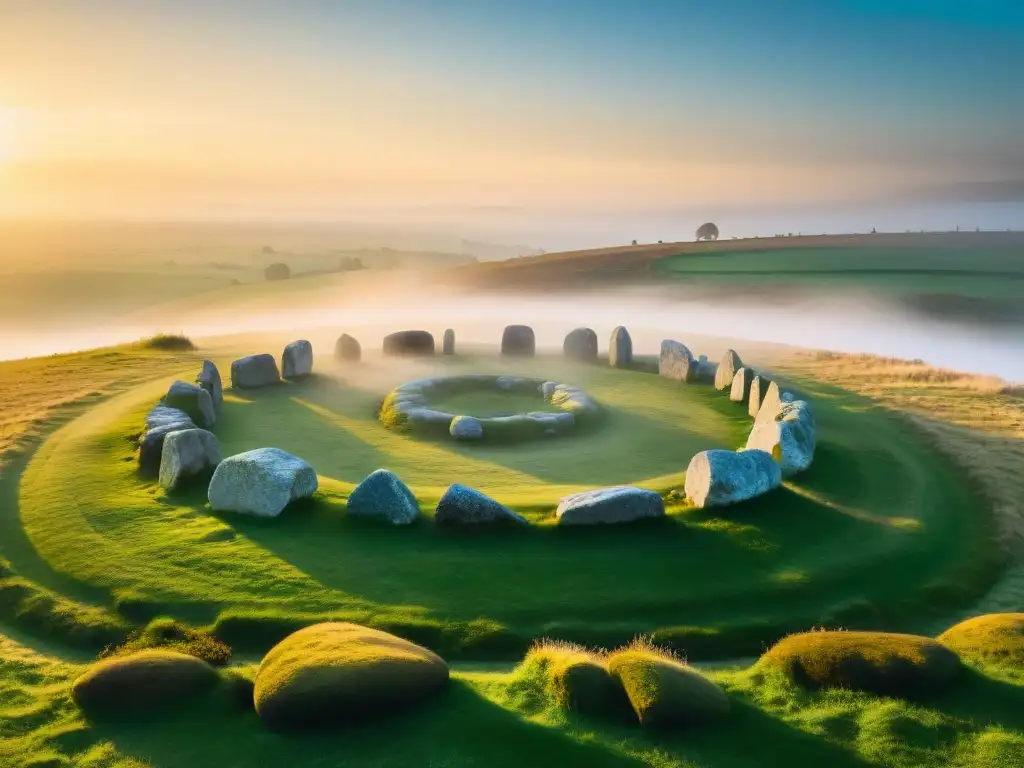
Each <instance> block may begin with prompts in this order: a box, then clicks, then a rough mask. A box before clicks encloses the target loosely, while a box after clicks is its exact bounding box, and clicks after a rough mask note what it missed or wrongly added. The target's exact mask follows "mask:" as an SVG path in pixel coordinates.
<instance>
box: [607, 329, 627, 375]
mask: <svg viewBox="0 0 1024 768" xmlns="http://www.w3.org/2000/svg"><path fill="white" fill-rule="evenodd" d="M632 364H633V339H632V338H630V336H629V331H627V330H626V329H625V328H623V327H622V326H621V325H619V326H616V327H615V330H613V331H612V338H611V341H610V343H609V344H608V365H610V366H611V367H612V368H629V367H630V366H631V365H632Z"/></svg>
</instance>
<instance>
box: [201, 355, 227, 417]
mask: <svg viewBox="0 0 1024 768" xmlns="http://www.w3.org/2000/svg"><path fill="white" fill-rule="evenodd" d="M196 384H198V385H199V386H200V387H202V388H203V389H205V390H206V391H207V392H209V393H210V399H211V400H213V408H214V410H220V407H221V405H222V404H223V403H224V388H223V386H222V385H221V380H220V371H218V370H217V366H216V365H214V364H213V363H212V362H210V361H209V360H203V368H202V370H201V371H199V375H198V376H196Z"/></svg>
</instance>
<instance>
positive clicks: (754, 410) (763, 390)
mask: <svg viewBox="0 0 1024 768" xmlns="http://www.w3.org/2000/svg"><path fill="white" fill-rule="evenodd" d="M771 383H772V382H771V381H770V380H769V379H767V378H766V377H764V376H761V375H757V374H755V375H754V379H753V381H751V382H750V399H749V400H748V401H747V402H748V406H747V413H749V414H750V417H751V418H752V419H756V418H757V414H758V411H760V410H761V403H763V402H764V397H765V395H767V394H768V387H769V386H771Z"/></svg>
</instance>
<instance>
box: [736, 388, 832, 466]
mask: <svg viewBox="0 0 1024 768" xmlns="http://www.w3.org/2000/svg"><path fill="white" fill-rule="evenodd" d="M816 445H817V425H816V423H815V420H814V413H813V411H811V406H810V404H809V403H807V402H806V401H804V400H781V401H779V403H778V405H777V406H775V405H770V404H769V403H768V400H767V398H766V399H765V404H764V405H762V406H761V412H760V413H759V414H758V416H757V420H756V421H755V422H754V428H753V429H751V430H750V436H749V437H748V438H747V449H757V450H761V451H765V452H766V453H769V454H771V456H772V457H773V458H774V459H775V461H777V462H778V463H779V467H780V468H781V470H782V474H783V476H784V477H790V476H792V475H795V474H797V473H799V472H803V471H804V470H806V469H807V468H808V467H810V466H811V462H813V461H814V449H815V447H816Z"/></svg>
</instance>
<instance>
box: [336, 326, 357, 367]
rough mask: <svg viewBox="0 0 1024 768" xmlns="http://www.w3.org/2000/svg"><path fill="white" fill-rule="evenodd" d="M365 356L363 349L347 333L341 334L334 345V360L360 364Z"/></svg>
mask: <svg viewBox="0 0 1024 768" xmlns="http://www.w3.org/2000/svg"><path fill="white" fill-rule="evenodd" d="M362 356H363V348H362V347H361V346H360V345H359V342H358V341H356V340H355V339H354V338H353V337H351V336H349V335H348V334H347V333H343V334H341V336H339V337H338V340H337V341H336V342H335V343H334V359H335V360H349V361H351V362H359V360H360V358H362Z"/></svg>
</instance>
